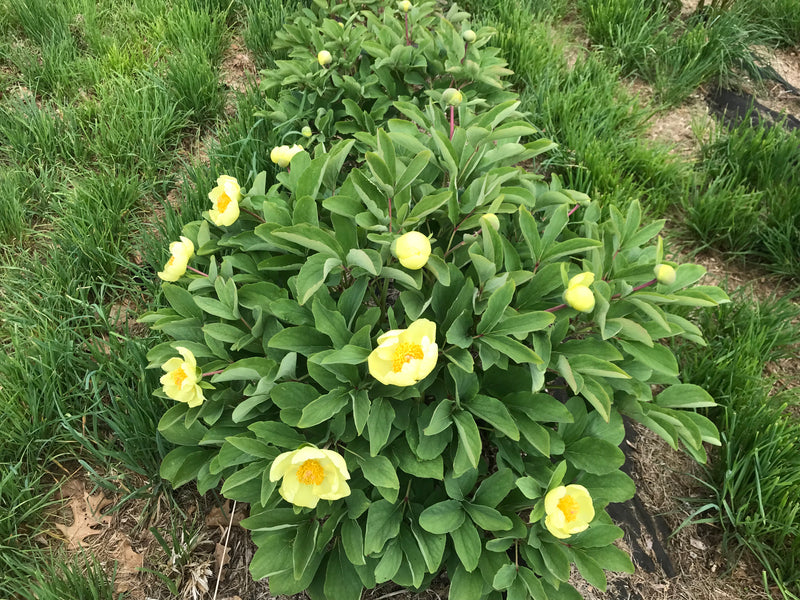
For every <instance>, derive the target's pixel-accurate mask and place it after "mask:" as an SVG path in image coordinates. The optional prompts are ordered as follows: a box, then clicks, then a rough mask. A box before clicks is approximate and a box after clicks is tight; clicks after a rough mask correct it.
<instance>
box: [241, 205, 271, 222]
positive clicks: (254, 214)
mask: <svg viewBox="0 0 800 600" xmlns="http://www.w3.org/2000/svg"><path fill="white" fill-rule="evenodd" d="M240 210H241V211H242V212H246V213H247V214H248V215H250V216H252V217H255V218H256V219H258V220H259V221H261V222H262V223H266V221H265V220H264V217H262V216H260V215H257V214H256V213H254V212H252V211H249V210H247V209H246V208H240Z"/></svg>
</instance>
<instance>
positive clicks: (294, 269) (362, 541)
mask: <svg viewBox="0 0 800 600" xmlns="http://www.w3.org/2000/svg"><path fill="white" fill-rule="evenodd" d="M470 25H471V24H470V21H469V15H468V14H466V13H464V12H462V11H460V10H459V9H457V8H456V7H452V8H451V9H450V10H449V11H447V12H446V13H445V14H440V13H438V12H437V8H436V5H435V3H432V2H429V3H418V4H412V3H410V2H401V3H399V4H398V5H391V4H390V5H383V4H381V3H377V2H376V3H370V4H369V8H367V7H365V6H361V5H359V10H356V7H355V6H354V5H352V4H350V3H341V4H336V5H331V4H328V3H327V2H324V1H322V0H320V1H319V2H316V3H315V4H314V5H313V6H312V7H310V8H308V9H306V10H302V11H300V13H299V14H298V15H297V16H296V17H295V19H294V20H293V21H292V22H289V23H287V24H286V26H285V27H284V29H283V30H282V31H281V32H279V33H278V35H277V38H276V43H275V46H276V48H277V49H278V50H285V51H287V52H288V57H287V59H286V60H277V61H275V68H274V69H273V70H269V71H266V72H265V73H264V74H263V78H262V87H263V89H264V91H265V93H266V106H265V107H264V108H263V109H262V111H260V113H259V114H258V116H261V117H262V118H264V119H269V120H271V121H272V122H273V123H274V124H275V129H276V133H275V134H274V136H273V137H272V138H268V139H270V140H271V141H272V142H274V144H275V146H274V148H273V150H272V152H271V153H270V154H271V158H272V160H273V161H274V162H275V163H276V164H277V165H278V167H277V169H275V168H272V169H270V171H271V172H276V171H277V175H276V176H275V178H274V180H271V179H270V177H269V175H270V174H269V173H267V172H266V171H265V172H261V173H259V174H258V175H257V176H255V177H254V178H253V179H252V180H251V183H250V185H249V187H248V188H247V189H242V187H240V184H239V181H238V180H237V179H236V178H233V177H231V176H230V175H229V174H227V173H218V179H217V182H216V183H217V186H216V187H213V189H211V186H209V187H208V188H206V189H208V190H209V192H208V198H209V201H210V203H209V204H208V205H207V212H206V213H205V214H204V218H203V219H202V220H197V221H192V222H190V223H188V224H187V225H185V226H184V228H183V230H182V237H181V238H180V240H179V241H175V242H173V243H172V244H171V245H170V253H171V257H170V258H169V260H168V261H167V262H166V264H165V265H164V267H163V268H162V270H161V271H160V272H159V276H160V277H161V278H162V279H164V280H165V283H164V284H163V292H164V297H165V299H166V300H167V302H168V304H169V306H168V307H165V308H161V309H159V310H157V311H154V312H152V313H148V314H147V315H145V316H144V317H143V320H144V321H146V322H148V323H150V324H151V326H152V327H153V328H154V329H156V330H157V331H160V332H162V333H163V334H165V335H166V336H168V337H169V338H172V341H166V342H164V343H162V344H160V345H158V346H156V347H155V348H153V349H152V350H151V351H150V353H149V354H148V358H149V359H150V361H151V362H150V366H151V367H153V368H158V367H160V368H161V369H162V371H163V375H162V377H161V383H162V388H161V389H160V391H159V392H158V393H159V394H160V395H163V396H165V397H167V398H171V399H172V400H175V401H176V404H175V405H174V406H173V407H172V408H170V409H169V410H168V411H167V412H166V413H165V414H164V416H163V417H162V419H161V422H160V424H159V432H160V433H161V435H163V436H164V437H165V438H166V439H168V440H169V441H170V442H172V443H174V444H176V445H177V447H176V448H175V449H174V450H172V451H171V452H170V453H169V454H168V455H167V456H166V457H165V459H164V462H163V464H162V467H161V474H162V476H163V477H165V478H166V479H168V480H170V481H171V482H172V483H173V485H175V486H179V485H182V484H185V483H188V482H190V481H193V480H196V481H197V485H198V488H199V490H200V491H201V493H202V492H205V491H208V490H211V489H214V488H216V487H217V486H218V485H220V484H222V488H221V489H222V494H223V495H224V496H225V497H227V498H230V499H232V500H237V501H241V502H247V503H248V504H250V516H249V517H248V518H247V519H246V520H245V521H243V522H242V524H243V525H244V526H245V527H247V528H248V529H250V530H251V531H252V537H253V540H254V541H255V543H256V544H257V545H258V547H259V549H258V551H257V552H256V554H255V556H254V557H253V561H252V563H251V572H252V573H253V575H254V576H255V577H257V578H261V577H269V582H270V589H271V591H272V592H273V593H279V594H280V593H282V594H291V593H297V592H300V591H303V590H306V591H307V593H309V594H310V595H311V597H313V598H330V599H335V600H339V599H342V600H345V599H348V598H359V597H360V596H361V593H362V590H363V589H364V588H365V587H366V588H374V587H375V586H376V585H378V584H380V583H383V582H388V581H393V582H395V583H397V584H399V585H402V586H406V587H411V588H415V589H421V588H425V587H427V585H429V584H430V582H431V581H432V579H433V578H434V577H435V576H436V575H438V574H439V573H440V572H446V573H447V575H448V577H449V578H450V582H451V588H450V594H451V595H452V596H453V597H457V598H464V599H470V598H475V599H479V598H500V597H502V595H503V594H505V595H506V596H507V597H509V598H575V597H579V595H578V592H577V591H576V590H575V589H574V588H573V587H572V586H571V585H570V584H569V583H568V582H567V580H568V579H569V576H570V569H571V565H572V564H574V565H575V566H576V567H577V569H578V570H579V571H580V573H581V575H582V576H583V577H584V578H585V579H586V580H587V581H589V582H590V583H591V584H593V585H595V586H596V587H599V588H600V589H605V586H606V577H605V574H604V571H605V570H611V571H613V570H623V571H625V570H630V569H631V568H632V565H631V563H630V559H629V558H628V557H627V556H626V555H625V554H624V553H623V552H622V551H620V550H619V549H618V548H617V547H616V546H615V545H614V543H613V542H614V541H615V540H616V539H618V538H619V537H620V536H621V535H622V531H621V530H620V529H619V528H618V527H616V526H615V525H613V523H612V522H611V520H610V518H609V517H608V515H607V514H606V512H605V510H604V509H605V507H606V505H607V504H608V503H609V502H618V501H624V500H626V499H628V498H630V497H631V495H632V494H633V493H634V489H633V483H632V481H631V480H630V478H628V476H627V475H625V474H624V473H623V472H622V471H620V470H619V467H620V466H621V464H622V462H623V461H624V456H623V454H622V452H621V450H620V449H619V448H618V447H617V446H618V444H619V443H620V442H621V441H622V439H623V437H624V428H623V426H622V415H623V414H624V415H628V416H629V417H631V418H634V419H636V420H638V421H640V422H642V423H644V424H645V425H647V426H649V427H651V428H652V429H654V430H655V431H657V432H658V433H659V434H660V435H662V436H663V437H664V438H665V439H667V441H668V442H669V443H670V444H671V445H673V446H674V447H676V448H677V447H678V446H679V445H681V446H682V447H684V448H685V449H686V450H687V451H688V452H689V453H690V454H692V455H693V456H694V457H695V458H697V459H698V460H701V461H705V458H706V456H705V449H704V445H703V444H704V442H705V443H712V444H718V443H719V440H718V435H717V432H716V429H715V428H714V426H713V425H712V423H711V421H710V420H708V419H707V418H706V417H704V416H703V415H701V414H698V413H697V412H696V411H695V410H694V409H696V408H703V407H711V406H714V402H713V400H712V399H711V396H709V395H708V393H707V392H705V391H704V390H703V389H702V388H700V387H698V386H695V385H690V384H685V383H681V379H680V378H679V371H678V364H677V361H676V359H675V356H674V355H673V353H672V352H671V351H670V349H669V348H668V346H666V345H664V343H663V342H664V341H665V340H669V339H672V338H676V337H683V338H685V339H687V340H689V341H691V342H694V343H702V337H701V332H700V330H699V329H698V328H697V327H696V326H695V325H693V324H692V323H691V322H690V321H688V320H687V319H686V318H684V317H683V316H681V315H680V314H679V311H678V308H679V307H686V306H689V307H697V306H715V305H717V304H719V303H722V302H726V301H727V296H726V295H725V294H724V293H723V292H722V291H721V290H720V289H719V288H716V287H712V286H698V285H696V282H697V280H698V279H699V278H700V277H702V275H703V273H704V270H703V269H702V268H701V267H698V266H696V265H689V264H683V265H675V264H674V263H672V264H670V263H668V262H666V261H665V259H664V256H663V244H662V242H661V240H660V238H659V237H658V234H659V232H660V231H661V229H662V227H663V224H664V223H663V221H654V222H650V223H647V224H646V225H644V226H642V211H641V207H640V205H639V203H638V202H635V201H634V202H632V203H630V206H629V208H628V209H627V211H625V212H621V211H620V210H618V209H617V208H615V207H613V206H610V207H606V208H602V207H601V206H600V205H598V204H597V203H596V202H592V201H591V200H590V198H589V197H588V196H586V195H585V194H583V193H581V192H578V191H575V190H570V189H568V188H566V187H564V186H563V185H562V183H561V182H560V180H559V178H558V177H555V176H554V177H551V178H550V179H549V181H548V180H547V179H545V177H543V175H541V174H539V173H537V172H536V170H535V168H530V167H528V168H525V167H523V166H522V165H521V163H522V164H524V165H531V164H535V163H536V161H540V160H541V158H540V157H542V156H543V155H544V154H545V153H546V152H548V151H549V150H552V149H553V148H554V144H553V143H552V142H551V141H550V140H548V139H546V138H543V137H542V135H541V131H540V130H539V129H537V127H535V126H534V125H533V124H532V123H531V122H530V121H528V119H527V118H526V117H527V115H526V114H525V113H523V112H521V111H520V100H519V98H518V96H517V94H515V93H514V92H513V91H510V90H509V89H508V84H507V80H506V79H505V76H506V75H508V74H509V73H508V71H507V69H506V68H505V62H504V61H503V60H502V59H501V58H499V56H498V52H499V51H498V50H497V49H496V48H493V47H491V46H490V45H489V42H490V39H491V36H492V34H493V33H494V32H493V30H492V29H491V28H488V27H479V28H475V29H473V28H472V27H471V26H470ZM309 134H310V135H309ZM284 167H285V170H284ZM653 386H658V387H657V389H658V390H659V393H658V394H657V395H654V393H653ZM276 547H279V548H284V549H285V551H284V552H275V548H276Z"/></svg>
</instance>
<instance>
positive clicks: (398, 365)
mask: <svg viewBox="0 0 800 600" xmlns="http://www.w3.org/2000/svg"><path fill="white" fill-rule="evenodd" d="M423 356H425V353H424V352H423V351H422V346H420V345H419V344H414V343H412V342H406V343H404V344H398V345H397V348H395V350H394V356H393V358H392V371H394V372H395V373H399V372H400V371H402V370H403V365H405V364H406V363H409V362H411V361H412V360H413V359H416V360H420V359H422V357H423Z"/></svg>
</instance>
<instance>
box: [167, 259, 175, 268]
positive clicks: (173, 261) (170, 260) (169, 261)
mask: <svg viewBox="0 0 800 600" xmlns="http://www.w3.org/2000/svg"><path fill="white" fill-rule="evenodd" d="M174 264H175V257H174V256H170V258H169V260H168V261H167V266H168V267H171V266H172V265H174Z"/></svg>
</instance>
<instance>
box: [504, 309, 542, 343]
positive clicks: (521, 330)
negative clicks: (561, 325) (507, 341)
mask: <svg viewBox="0 0 800 600" xmlns="http://www.w3.org/2000/svg"><path fill="white" fill-rule="evenodd" d="M555 320H556V316H555V315H554V314H553V313H549V312H545V311H543V310H542V311H535V312H527V313H520V314H517V315H512V316H509V317H504V318H502V319H500V322H499V323H498V324H497V325H495V326H494V327H493V328H492V333H496V334H505V335H509V334H511V335H513V336H514V337H516V338H517V339H524V338H525V337H527V334H528V333H530V332H532V331H541V330H542V329H545V328H546V327H547V326H548V325H550V324H551V323H552V322H553V321H555Z"/></svg>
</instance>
